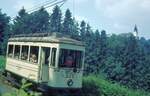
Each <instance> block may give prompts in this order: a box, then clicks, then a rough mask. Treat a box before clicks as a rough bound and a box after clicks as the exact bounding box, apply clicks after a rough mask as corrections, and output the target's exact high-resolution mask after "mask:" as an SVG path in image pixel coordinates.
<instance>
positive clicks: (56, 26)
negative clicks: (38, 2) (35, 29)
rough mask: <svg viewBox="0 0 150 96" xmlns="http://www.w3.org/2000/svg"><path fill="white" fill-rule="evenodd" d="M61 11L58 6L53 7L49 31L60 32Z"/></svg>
mask: <svg viewBox="0 0 150 96" xmlns="http://www.w3.org/2000/svg"><path fill="white" fill-rule="evenodd" d="M61 22H62V13H61V10H60V8H59V7H58V6H56V7H55V8H54V9H53V13H52V14H51V17H50V30H51V32H61V30H62V24H61Z"/></svg>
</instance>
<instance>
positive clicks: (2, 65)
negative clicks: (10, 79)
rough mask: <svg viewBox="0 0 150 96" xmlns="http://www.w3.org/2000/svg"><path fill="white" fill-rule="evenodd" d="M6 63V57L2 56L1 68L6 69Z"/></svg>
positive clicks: (0, 60) (0, 59) (0, 57)
mask: <svg viewBox="0 0 150 96" xmlns="http://www.w3.org/2000/svg"><path fill="white" fill-rule="evenodd" d="M5 63H6V60H5V57H4V56H0V69H4V67H5Z"/></svg>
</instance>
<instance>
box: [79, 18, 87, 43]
mask: <svg viewBox="0 0 150 96" xmlns="http://www.w3.org/2000/svg"><path fill="white" fill-rule="evenodd" d="M85 31H86V23H85V21H82V22H81V24H80V36H81V40H82V41H84V39H85V38H86V37H85Z"/></svg>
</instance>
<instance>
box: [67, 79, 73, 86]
mask: <svg viewBox="0 0 150 96" xmlns="http://www.w3.org/2000/svg"><path fill="white" fill-rule="evenodd" d="M67 85H68V86H69V87H71V86H72V85H73V80H72V79H69V80H68V81H67Z"/></svg>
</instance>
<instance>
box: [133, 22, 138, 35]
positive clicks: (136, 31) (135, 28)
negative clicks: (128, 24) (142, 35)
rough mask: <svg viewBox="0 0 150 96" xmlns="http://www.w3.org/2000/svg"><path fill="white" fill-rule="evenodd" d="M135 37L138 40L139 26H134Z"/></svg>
mask: <svg viewBox="0 0 150 96" xmlns="http://www.w3.org/2000/svg"><path fill="white" fill-rule="evenodd" d="M133 35H134V36H135V37H136V38H138V28H137V25H136V24H135V26H134V32H133Z"/></svg>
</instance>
